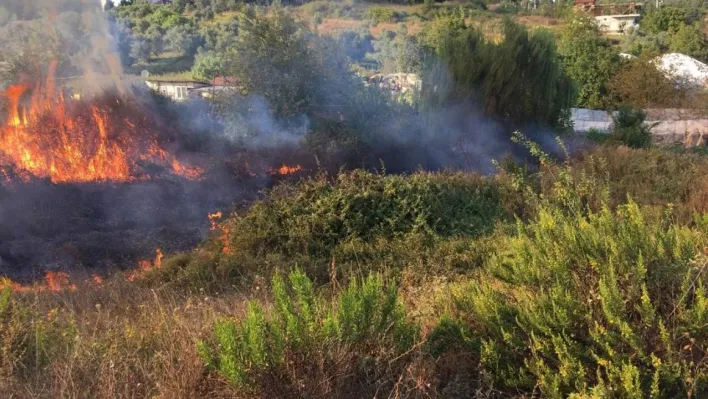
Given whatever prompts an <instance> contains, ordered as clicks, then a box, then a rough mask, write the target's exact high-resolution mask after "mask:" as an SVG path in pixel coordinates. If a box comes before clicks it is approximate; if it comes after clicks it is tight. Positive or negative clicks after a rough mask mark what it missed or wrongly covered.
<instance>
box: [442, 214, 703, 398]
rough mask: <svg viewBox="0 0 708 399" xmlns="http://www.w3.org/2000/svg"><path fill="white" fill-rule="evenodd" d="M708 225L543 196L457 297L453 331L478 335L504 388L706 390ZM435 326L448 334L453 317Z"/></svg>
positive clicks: (616, 392)
mask: <svg viewBox="0 0 708 399" xmlns="http://www.w3.org/2000/svg"><path fill="white" fill-rule="evenodd" d="M704 218H705V216H704ZM706 227H707V226H706V225H705V224H699V225H698V226H697V227H694V228H689V227H683V226H681V225H678V224H676V223H675V222H674V221H672V219H671V216H670V214H669V215H667V216H666V217H664V218H656V219H655V218H650V217H648V215H646V214H645V213H643V212H642V211H641V210H640V208H639V206H637V204H635V203H633V202H629V203H628V204H626V205H624V206H622V207H620V208H619V209H618V210H617V211H616V212H614V211H610V210H609V209H608V208H605V209H603V210H602V211H600V212H597V213H595V212H591V213H589V214H587V215H585V216H584V215H582V214H580V213H578V214H575V215H573V214H568V213H567V212H565V211H562V210H560V209H558V208H556V207H553V206H546V207H544V208H543V209H542V210H541V211H540V213H539V216H538V217H537V218H536V219H535V220H534V221H533V222H531V223H530V224H528V225H523V224H522V223H519V225H518V233H517V234H516V235H515V236H511V237H509V238H508V239H507V240H505V242H502V243H500V245H501V247H502V248H504V249H503V250H500V251H498V253H497V255H495V256H493V257H491V259H490V260H489V262H488V264H487V266H486V271H487V273H488V274H487V275H486V276H483V277H482V278H481V279H480V280H475V283H473V284H470V286H469V287H468V289H467V290H466V291H465V292H463V293H461V294H460V295H459V297H458V299H457V304H458V305H457V306H458V312H459V316H458V317H459V318H461V319H463V320H466V321H467V323H468V326H469V327H468V330H467V332H465V333H464V334H461V333H459V332H458V333H456V335H457V336H458V337H459V336H472V337H473V338H467V341H470V340H471V342H479V343H478V344H477V345H478V348H477V349H476V352H477V353H479V358H480V363H481V367H482V372H487V373H488V374H489V375H492V376H494V381H493V385H494V388H495V389H499V390H502V391H506V392H510V393H511V392H518V390H521V391H525V392H528V393H529V394H531V392H532V391H536V392H538V391H540V392H541V394H542V395H543V396H544V397H551V398H553V397H559V398H560V397H566V396H568V395H571V394H576V395H579V396H577V397H587V396H589V395H590V396H592V395H594V396H592V397H595V396H599V397H606V396H607V395H610V396H611V397H636V398H642V397H667V398H669V397H682V396H688V397H702V396H704V395H706V394H708V362H706V358H705V353H704V352H703V350H704V349H703V344H701V343H704V342H706V340H707V339H708V328H707V326H708V296H706V290H705V286H706V284H708V275H706V274H704V270H705V268H706V267H708V258H706V256H705V254H702V251H703V248H704V247H705V246H706V244H708V241H707V240H706V235H705V234H706V233H707V232H708V230H706ZM439 329H441V331H442V332H444V331H448V333H446V334H447V335H448V336H451V337H453V338H454V336H455V335H452V334H450V333H449V331H450V330H451V328H450V323H449V322H445V323H444V324H443V325H441V326H440V327H439ZM453 331H459V328H457V327H456V328H455V329H454V330H453ZM442 332H441V333H440V334H439V335H442ZM458 340H459V338H458ZM448 345H449V344H448ZM610 392H612V394H610Z"/></svg>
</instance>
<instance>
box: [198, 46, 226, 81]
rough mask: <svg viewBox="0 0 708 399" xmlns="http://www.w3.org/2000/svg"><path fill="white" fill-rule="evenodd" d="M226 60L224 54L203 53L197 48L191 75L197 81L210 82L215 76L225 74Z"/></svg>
mask: <svg viewBox="0 0 708 399" xmlns="http://www.w3.org/2000/svg"><path fill="white" fill-rule="evenodd" d="M226 64H227V60H226V57H225V56H224V54H222V53H218V52H213V51H204V50H203V49H201V48H199V49H198V50H197V55H196V56H195V58H194V66H193V67H192V74H193V75H194V77H196V78H197V79H204V80H212V79H214V78H216V77H217V76H224V75H225V74H226V73H227V72H226Z"/></svg>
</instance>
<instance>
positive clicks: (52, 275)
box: [0, 271, 76, 292]
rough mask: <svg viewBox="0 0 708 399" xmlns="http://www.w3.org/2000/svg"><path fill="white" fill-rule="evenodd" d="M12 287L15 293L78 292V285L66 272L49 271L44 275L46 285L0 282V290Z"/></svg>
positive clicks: (7, 280) (5, 280) (6, 280)
mask: <svg viewBox="0 0 708 399" xmlns="http://www.w3.org/2000/svg"><path fill="white" fill-rule="evenodd" d="M8 286H9V287H10V288H11V289H12V291H14V292H61V291H76V284H74V283H72V282H71V281H70V279H69V274H68V273H66V272H61V271H59V272H54V271H47V272H46V273H45V275H44V283H42V284H34V285H23V284H20V283H16V282H14V281H11V280H9V279H4V280H0V290H2V289H5V287H8Z"/></svg>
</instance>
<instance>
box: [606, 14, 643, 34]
mask: <svg viewBox="0 0 708 399" xmlns="http://www.w3.org/2000/svg"><path fill="white" fill-rule="evenodd" d="M595 20H596V21H597V25H598V26H599V27H600V30H602V31H603V32H605V33H618V34H625V33H627V32H629V31H630V30H631V29H632V28H634V27H635V26H637V21H638V20H639V14H616V15H600V16H597V17H595Z"/></svg>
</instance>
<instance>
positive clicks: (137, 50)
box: [130, 36, 154, 61]
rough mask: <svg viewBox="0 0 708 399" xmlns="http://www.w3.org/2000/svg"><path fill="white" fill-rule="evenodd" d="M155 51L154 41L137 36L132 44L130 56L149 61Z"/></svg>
mask: <svg viewBox="0 0 708 399" xmlns="http://www.w3.org/2000/svg"><path fill="white" fill-rule="evenodd" d="M153 52H154V46H153V43H152V41H151V40H150V39H149V38H147V37H144V36H136V37H134V38H133V41H132V43H131V44H130V56H131V57H133V58H134V59H136V60H140V61H148V60H149V59H150V56H151V55H152V54H153Z"/></svg>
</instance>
